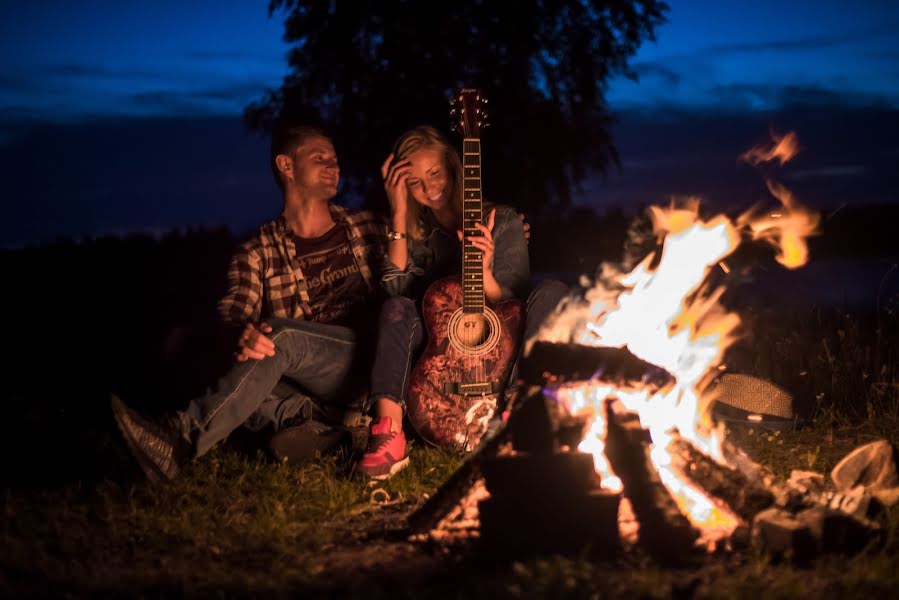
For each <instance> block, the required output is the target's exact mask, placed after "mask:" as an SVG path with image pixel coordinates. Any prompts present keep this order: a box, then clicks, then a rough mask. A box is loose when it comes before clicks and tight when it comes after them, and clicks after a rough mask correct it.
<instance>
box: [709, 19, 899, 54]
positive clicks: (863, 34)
mask: <svg viewBox="0 0 899 600" xmlns="http://www.w3.org/2000/svg"><path fill="white" fill-rule="evenodd" d="M897 30H899V23H896V24H892V25H885V26H881V27H876V28H870V29H860V30H857V31H852V32H847V33H841V34H836V35H829V36H814V37H807V38H797V39H786V40H766V41H760V42H749V43H738V44H721V45H716V46H709V47H706V48H703V49H702V50H700V51H699V52H700V53H701V54H706V53H708V54H722V53H740V54H742V53H757V52H767V51H778V52H790V51H806V50H822V49H825V48H837V47H839V46H845V45H848V44H858V43H867V42H870V41H871V38H872V37H876V36H880V35H895V32H896V31H897Z"/></svg>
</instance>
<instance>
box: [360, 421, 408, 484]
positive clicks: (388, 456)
mask: <svg viewBox="0 0 899 600" xmlns="http://www.w3.org/2000/svg"><path fill="white" fill-rule="evenodd" d="M390 426H391V420H390V417H381V418H380V419H377V420H375V421H372V422H371V433H370V435H369V436H368V447H367V448H366V449H365V454H363V455H362V458H361V459H359V462H358V463H357V464H356V470H357V471H358V472H360V473H362V474H363V475H366V476H368V477H371V478H372V479H390V478H391V477H393V476H394V475H395V474H396V473H399V472H400V471H402V470H403V469H405V468H406V467H407V466H408V465H409V457H408V456H406V436H405V434H403V431H402V430H399V431H390Z"/></svg>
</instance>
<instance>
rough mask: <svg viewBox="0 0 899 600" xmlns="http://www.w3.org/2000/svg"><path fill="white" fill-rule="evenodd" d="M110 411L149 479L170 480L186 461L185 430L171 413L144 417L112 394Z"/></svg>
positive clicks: (187, 455) (187, 443) (176, 474)
mask: <svg viewBox="0 0 899 600" xmlns="http://www.w3.org/2000/svg"><path fill="white" fill-rule="evenodd" d="M111 404H112V414H113V416H114V417H115V420H116V424H117V425H118V426H119V430H120V431H121V432H122V436H123V437H124V438H125V443H127V444H128V448H129V449H130V450H131V453H132V454H133V455H134V457H135V458H136V459H137V462H138V464H139V465H140V467H141V469H143V471H144V473H146V475H147V478H148V479H150V480H151V481H167V480H172V479H174V478H175V477H177V476H178V473H180V472H181V466H182V465H184V464H186V463H187V461H188V460H190V453H191V445H190V442H189V441H188V438H187V436H188V431H187V428H186V426H185V425H184V424H183V423H182V421H181V419H180V418H179V417H178V416H177V415H175V416H169V417H163V418H160V419H148V418H146V417H143V416H141V415H140V414H138V413H137V412H136V411H134V410H132V409H130V408H128V407H127V406H125V403H124V402H122V401H121V400H120V399H119V398H118V396H116V395H115V394H113V395H112V400H111Z"/></svg>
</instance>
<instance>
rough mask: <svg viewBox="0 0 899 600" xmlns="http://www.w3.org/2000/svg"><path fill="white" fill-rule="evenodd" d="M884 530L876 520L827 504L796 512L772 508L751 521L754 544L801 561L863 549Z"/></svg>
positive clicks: (776, 554) (795, 560)
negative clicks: (830, 506) (853, 514)
mask: <svg viewBox="0 0 899 600" xmlns="http://www.w3.org/2000/svg"><path fill="white" fill-rule="evenodd" d="M881 532H882V528H881V527H880V526H879V525H878V524H877V523H875V522H874V521H871V520H869V519H865V518H856V517H854V516H852V515H851V514H848V513H845V512H842V511H840V510H834V509H832V508H828V507H826V506H812V507H809V508H806V509H804V510H801V511H799V512H798V513H796V514H793V513H791V512H789V511H787V510H784V509H782V508H769V509H768V510H764V511H762V512H760V513H759V514H758V515H756V517H755V519H754V520H753V523H752V539H753V542H754V543H756V544H758V545H759V546H760V547H762V548H763V549H765V550H767V551H768V552H770V553H771V554H772V555H775V556H786V557H789V558H791V559H792V560H793V561H794V562H798V563H804V562H807V561H808V560H810V559H812V558H814V557H816V556H820V555H822V554H833V553H846V554H854V553H857V552H860V551H861V550H862V549H864V548H865V546H867V545H868V544H869V543H872V542H874V541H876V540H877V539H878V537H879V535H880V534H881Z"/></svg>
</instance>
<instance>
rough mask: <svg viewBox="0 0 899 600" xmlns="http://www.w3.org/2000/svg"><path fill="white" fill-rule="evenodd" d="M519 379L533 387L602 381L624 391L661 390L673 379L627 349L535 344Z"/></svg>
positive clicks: (522, 367)
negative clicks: (628, 389)
mask: <svg viewBox="0 0 899 600" xmlns="http://www.w3.org/2000/svg"><path fill="white" fill-rule="evenodd" d="M520 375H521V377H522V378H523V379H524V380H525V381H527V382H529V383H533V384H537V385H545V384H547V383H550V382H555V383H557V382H562V381H588V380H591V379H601V380H602V381H606V382H609V383H614V384H616V385H618V386H619V387H623V388H634V387H643V388H646V387H650V388H652V387H655V388H661V387H663V386H665V385H666V384H668V383H670V382H671V381H672V380H673V378H672V376H671V374H670V373H668V372H667V371H665V370H664V369H662V368H660V367H658V366H656V365H654V364H652V363H648V362H646V361H645V360H642V359H640V358H637V357H636V356H634V355H633V354H632V353H631V352H630V351H629V350H628V349H627V348H606V347H595V346H583V345H581V344H558V343H553V342H542V341H538V342H534V344H533V346H531V349H530V351H529V352H528V354H527V356H526V357H525V358H523V359H522V361H521V364H520Z"/></svg>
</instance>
